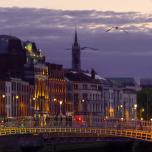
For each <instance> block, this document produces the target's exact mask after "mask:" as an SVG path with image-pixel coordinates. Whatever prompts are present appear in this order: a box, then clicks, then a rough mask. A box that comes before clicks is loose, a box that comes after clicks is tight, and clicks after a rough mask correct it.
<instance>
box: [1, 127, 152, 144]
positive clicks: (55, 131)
mask: <svg viewBox="0 0 152 152" xmlns="http://www.w3.org/2000/svg"><path fill="white" fill-rule="evenodd" d="M22 134H31V135H43V136H44V137H45V136H46V137H49V136H56V137H127V138H132V139H138V140H143V141H149V142H152V132H147V131H143V130H131V129H103V128H72V127H71V128H59V127H58V128H56V127H54V128H18V127H13V128H11V127H10V128H9V127H6V128H1V129H0V136H7V135H22Z"/></svg>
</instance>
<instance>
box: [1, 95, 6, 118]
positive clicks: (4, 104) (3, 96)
mask: <svg viewBox="0 0 152 152" xmlns="http://www.w3.org/2000/svg"><path fill="white" fill-rule="evenodd" d="M2 98H3V101H2V102H3V103H2V104H3V106H4V116H5V114H7V113H6V110H7V109H6V103H5V98H6V95H5V94H3V95H2Z"/></svg>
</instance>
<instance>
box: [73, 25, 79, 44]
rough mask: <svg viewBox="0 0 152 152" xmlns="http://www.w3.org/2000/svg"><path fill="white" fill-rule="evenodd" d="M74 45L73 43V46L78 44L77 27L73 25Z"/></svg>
mask: <svg viewBox="0 0 152 152" xmlns="http://www.w3.org/2000/svg"><path fill="white" fill-rule="evenodd" d="M74 45H75V46H78V36H77V27H76V26H75V37H74Z"/></svg>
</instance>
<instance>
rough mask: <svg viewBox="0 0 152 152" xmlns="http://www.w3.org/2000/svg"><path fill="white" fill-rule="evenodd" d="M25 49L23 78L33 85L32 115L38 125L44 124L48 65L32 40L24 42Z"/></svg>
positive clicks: (47, 96) (46, 107)
mask: <svg viewBox="0 0 152 152" xmlns="http://www.w3.org/2000/svg"><path fill="white" fill-rule="evenodd" d="M24 48H25V51H26V64H25V66H24V67H25V68H24V69H25V74H24V79H25V80H26V81H29V82H30V84H32V85H33V86H34V93H33V103H34V110H35V113H34V116H35V117H36V119H38V125H40V126H45V125H46V121H45V120H46V118H47V116H48V114H49V110H50V109H49V95H48V67H47V65H46V63H45V57H44V56H43V55H42V54H41V50H39V49H37V47H36V45H35V43H34V42H30V41H26V42H25V43H24Z"/></svg>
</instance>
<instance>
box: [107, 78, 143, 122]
mask: <svg viewBox="0 0 152 152" xmlns="http://www.w3.org/2000/svg"><path fill="white" fill-rule="evenodd" d="M109 81H111V82H112V84H113V87H112V88H113V91H114V95H113V101H114V103H115V105H114V110H115V117H117V118H123V119H125V120H132V119H137V107H135V105H137V91H138V90H139V89H140V88H139V86H138V85H137V83H136V81H135V80H134V79H133V78H109ZM116 90H117V91H118V93H117V94H116Z"/></svg>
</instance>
